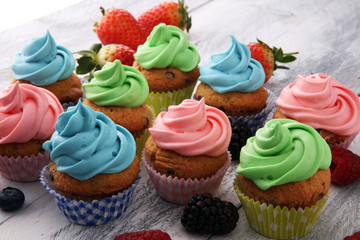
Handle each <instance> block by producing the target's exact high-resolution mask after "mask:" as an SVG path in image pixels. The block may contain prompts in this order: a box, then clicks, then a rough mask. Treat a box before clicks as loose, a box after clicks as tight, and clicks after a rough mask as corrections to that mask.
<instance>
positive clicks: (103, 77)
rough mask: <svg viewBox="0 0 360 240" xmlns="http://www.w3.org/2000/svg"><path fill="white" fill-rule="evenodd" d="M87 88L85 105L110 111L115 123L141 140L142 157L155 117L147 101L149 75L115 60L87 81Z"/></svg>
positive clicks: (85, 87) (109, 114) (106, 111)
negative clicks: (145, 75)
mask: <svg viewBox="0 0 360 240" xmlns="http://www.w3.org/2000/svg"><path fill="white" fill-rule="evenodd" d="M83 88H84V91H85V94H86V97H85V100H84V101H83V104H85V105H87V106H89V107H91V108H92V109H93V110H95V111H99V112H102V113H104V114H106V115H107V116H108V117H109V118H111V120H113V121H114V123H115V124H117V125H121V126H123V127H124V128H126V129H127V130H129V131H130V133H131V134H132V135H133V136H134V138H135V139H137V140H138V141H137V145H138V146H137V149H138V150H139V151H138V153H139V155H138V157H141V151H142V149H143V147H144V142H145V140H146V138H147V137H148V135H149V134H148V132H147V129H148V128H149V126H150V125H151V122H152V119H153V118H154V116H151V115H154V114H153V113H152V112H153V111H152V110H149V108H148V106H147V105H146V103H145V100H146V98H147V97H148V95H149V86H148V84H147V81H146V79H145V77H144V76H143V75H142V74H141V73H140V72H139V71H137V70H136V69H134V68H133V67H130V66H126V65H122V64H121V62H120V61H119V60H115V61H114V62H108V63H106V64H105V65H104V66H103V68H102V69H101V70H98V71H96V72H95V73H94V78H93V79H92V80H91V82H90V83H84V84H83ZM145 133H146V134H145ZM143 136H144V137H143Z"/></svg>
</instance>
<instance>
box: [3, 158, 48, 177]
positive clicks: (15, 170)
mask: <svg viewBox="0 0 360 240" xmlns="http://www.w3.org/2000/svg"><path fill="white" fill-rule="evenodd" d="M50 161H51V160H50V154H49V153H48V152H46V151H45V152H44V154H42V153H39V154H37V155H31V156H25V157H21V156H18V157H8V156H0V172H1V175H2V176H3V177H4V178H6V179H8V180H11V181H17V182H32V181H38V180H39V174H40V172H41V169H42V168H43V167H44V166H45V165H47V164H48V163H49V162H50Z"/></svg>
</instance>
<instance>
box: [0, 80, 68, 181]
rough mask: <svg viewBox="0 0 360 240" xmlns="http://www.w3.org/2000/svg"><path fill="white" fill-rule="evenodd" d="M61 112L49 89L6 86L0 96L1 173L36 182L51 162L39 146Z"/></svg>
mask: <svg viewBox="0 0 360 240" xmlns="http://www.w3.org/2000/svg"><path fill="white" fill-rule="evenodd" d="M62 112H63V108H62V106H61V104H60V102H59V100H58V99H57V98H56V97H55V95H54V94H52V93H51V92H50V91H48V90H46V89H44V88H40V87H36V86H33V85H30V84H19V83H18V82H17V83H15V84H12V85H9V86H8V87H7V88H6V89H4V90H3V91H2V93H1V95H0V172H1V175H2V176H3V177H5V178H7V179H9V180H13V181H36V180H38V179H39V174H40V171H41V169H42V168H43V167H44V166H45V165H46V164H47V163H49V162H50V159H49V154H48V153H47V152H45V150H44V149H43V148H42V144H43V143H44V142H45V141H46V140H48V139H49V138H50V136H51V134H52V133H53V132H54V130H55V123H56V120H57V118H58V116H59V115H60V113H62Z"/></svg>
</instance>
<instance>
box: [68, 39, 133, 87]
mask: <svg viewBox="0 0 360 240" xmlns="http://www.w3.org/2000/svg"><path fill="white" fill-rule="evenodd" d="M134 53H135V51H134V50H133V49H131V48H129V47H128V46H125V45H122V44H108V45H105V46H102V45H101V44H94V45H93V46H92V47H91V48H90V50H83V51H79V52H75V54H79V55H82V56H81V57H80V58H78V59H76V61H77V63H78V66H77V67H76V73H77V74H87V73H90V74H89V76H87V77H85V78H86V79H87V80H89V81H90V80H91V79H92V78H93V73H94V72H95V71H96V70H99V69H101V68H102V67H103V66H104V65H105V63H106V62H113V61H115V60H116V59H119V60H120V62H121V63H122V64H125V65H128V66H132V64H133V62H134Z"/></svg>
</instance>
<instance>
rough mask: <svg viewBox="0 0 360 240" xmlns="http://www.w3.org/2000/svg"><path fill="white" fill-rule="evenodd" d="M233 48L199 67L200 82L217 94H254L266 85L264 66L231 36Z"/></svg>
mask: <svg viewBox="0 0 360 240" xmlns="http://www.w3.org/2000/svg"><path fill="white" fill-rule="evenodd" d="M230 38H231V46H230V48H229V49H228V50H226V51H225V52H223V53H218V54H214V55H212V56H211V60H210V61H209V62H208V63H206V64H205V65H204V66H199V69H200V77H199V81H201V82H203V83H206V84H207V85H209V86H210V87H211V88H212V89H213V90H214V91H215V92H218V93H226V92H233V91H237V92H253V91H255V90H257V89H259V88H260V87H261V86H263V85H264V81H265V72H264V69H263V67H262V65H261V64H260V63H259V62H258V61H256V60H255V59H252V58H251V52H250V49H249V48H248V47H247V46H246V45H245V44H243V43H240V42H238V41H236V39H235V38H234V37H233V36H231V35H230Z"/></svg>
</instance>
